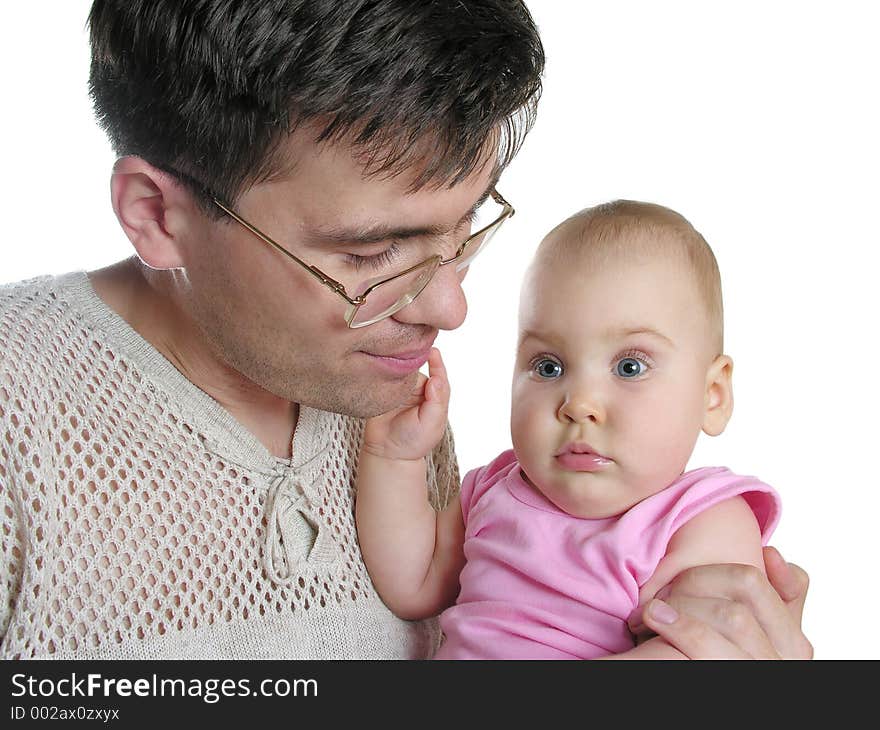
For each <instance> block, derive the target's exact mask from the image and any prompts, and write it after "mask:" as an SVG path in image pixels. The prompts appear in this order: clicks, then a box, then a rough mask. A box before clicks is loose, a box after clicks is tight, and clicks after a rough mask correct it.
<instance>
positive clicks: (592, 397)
mask: <svg viewBox="0 0 880 730" xmlns="http://www.w3.org/2000/svg"><path fill="white" fill-rule="evenodd" d="M556 415H557V417H558V418H559V420H561V421H564V422H573V423H586V422H587V421H590V422H592V423H596V424H602V423H604V422H605V407H604V406H603V405H602V402H601V396H600V393H599V390H598V389H597V388H596V387H595V386H592V387H590V386H588V385H586V384H583V385H580V386H579V387H578V388H577V389H572V390H569V391H567V392H566V393H565V396H564V398H563V400H562V404H561V405H560V406H559V410H558V411H557V414H556Z"/></svg>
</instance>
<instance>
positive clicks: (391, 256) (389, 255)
mask: <svg viewBox="0 0 880 730" xmlns="http://www.w3.org/2000/svg"><path fill="white" fill-rule="evenodd" d="M399 255H400V247H399V246H398V245H397V244H396V243H392V244H391V245H390V246H389V247H388V248H386V249H385V250H384V251H381V252H380V253H377V254H373V255H372V256H358V255H357V254H353V253H349V254H346V256H345V260H346V263H348V264H351V265H352V266H354V268H355V269H356V270H358V271H360V270H361V269H362V268H364V267H368V268H371V269H381V268H383V267H385V266H387V265H388V264H390V263H391V262H392V261H394V260H395V259H396V258H398V256H399Z"/></svg>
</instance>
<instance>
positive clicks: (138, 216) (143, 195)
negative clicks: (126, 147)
mask: <svg viewBox="0 0 880 730" xmlns="http://www.w3.org/2000/svg"><path fill="white" fill-rule="evenodd" d="M182 194H183V190H182V187H181V186H180V184H179V183H178V182H177V180H176V179H175V178H174V177H173V176H172V175H170V174H169V173H167V172H164V171H163V170H159V169H158V168H156V167H153V166H152V165H151V164H150V163H149V162H147V161H146V160H143V159H141V158H140V157H134V156H131V157H122V158H120V159H118V160H117V161H116V164H115V165H114V166H113V176H112V177H111V178H110V197H111V200H112V203H113V211H114V212H115V213H116V217H117V219H118V220H119V224H120V225H121V226H122V230H123V231H125V235H126V236H128V239H129V240H130V241H131V243H132V245H133V246H134V248H135V251H137V255H138V257H139V258H140V259H141V261H143V262H144V263H145V264H146V265H147V266H149V267H150V268H153V269H177V268H180V267H182V266H183V256H182V251H181V248H180V242H179V241H178V240H177V239H176V237H175V233H174V230H173V228H172V227H171V226H169V222H168V218H169V216H168V213H169V210H171V209H172V206H174V205H175V203H176V202H178V201H179V200H180V198H181V195H182Z"/></svg>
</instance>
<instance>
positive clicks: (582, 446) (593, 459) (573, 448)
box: [554, 441, 614, 471]
mask: <svg viewBox="0 0 880 730" xmlns="http://www.w3.org/2000/svg"><path fill="white" fill-rule="evenodd" d="M554 456H555V458H556V461H557V463H558V464H559V465H560V466H561V467H562V468H563V469H567V470H569V471H599V470H600V469H604V468H605V467H607V466H610V465H611V464H613V463H614V461H613V460H612V459H609V458H608V457H607V456H603V455H602V454H600V453H599V452H598V451H596V450H595V449H593V447H592V446H590V445H589V444H587V443H584V442H583V441H573V442H571V443H568V444H566V445H565V446H563V447H562V448H561V449H560V450H559V451H557V452H556V454H555V455H554Z"/></svg>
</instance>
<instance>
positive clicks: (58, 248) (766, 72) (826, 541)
mask: <svg viewBox="0 0 880 730" xmlns="http://www.w3.org/2000/svg"><path fill="white" fill-rule="evenodd" d="M529 6H530V8H531V9H532V12H533V14H534V16H535V19H536V21H537V23H538V25H539V28H540V31H541V33H542V37H543V40H544V44H545V49H546V53H547V70H546V75H545V93H544V97H543V100H542V102H541V108H540V112H539V116H538V124H537V125H536V127H535V129H534V131H533V132H532V134H531V136H530V137H529V138H528V140H527V142H526V145H525V147H524V149H523V151H522V153H521V154H520V156H519V157H518V159H517V160H516V161H515V162H514V164H513V165H512V166H511V168H510V169H509V170H508V172H507V173H506V174H505V176H504V178H503V180H502V183H501V185H500V186H499V187H500V189H501V191H502V192H503V193H504V195H505V196H506V197H508V198H509V199H510V200H511V202H512V203H514V205H515V206H516V208H517V215H516V217H515V218H514V219H513V220H512V221H510V223H509V224H508V225H507V227H506V229H505V230H504V232H503V233H502V234H501V236H499V237H498V238H497V239H496V240H495V241H494V242H493V244H492V247H490V249H489V250H488V251H487V252H486V253H485V254H484V256H485V258H481V260H480V261H479V262H478V263H479V265H478V266H475V267H474V270H473V271H472V272H471V274H470V276H469V277H468V281H467V287H468V291H469V301H470V310H471V313H470V315H469V318H468V321H467V323H466V324H465V325H464V327H463V328H462V330H461V331H459V332H456V333H453V334H444V335H441V338H440V340H439V344H440V346H441V347H442V349H443V352H444V355H445V358H446V361H447V365H448V367H449V369H450V375H451V378H452V385H453V389H454V392H453V398H454V401H453V404H452V408H451V415H450V418H451V420H452V424H453V427H454V429H455V432H456V440H457V444H458V449H459V458H460V462H461V466H462V470H463V471H464V470H467V469H470V468H472V467H474V466H478V465H479V464H482V463H485V462H486V461H488V460H489V459H490V458H492V457H493V456H495V455H496V454H497V453H498V452H499V451H501V450H503V449H505V448H508V445H509V437H508V411H509V392H508V391H509V383H508V380H509V374H510V369H511V356H512V352H513V347H514V339H515V314H516V302H517V289H518V285H519V280H520V277H521V274H522V272H523V270H524V269H525V267H526V265H527V263H528V260H529V257H530V255H531V253H532V251H533V249H534V246H535V245H536V244H537V242H538V241H539V240H540V238H541V237H542V236H543V235H544V234H545V233H546V232H547V231H548V230H549V229H550V228H551V227H552V226H553V225H555V224H556V223H557V222H558V221H560V220H561V219H562V218H564V217H567V216H568V215H570V214H571V213H573V212H575V211H577V210H579V209H581V208H583V207H586V206H588V205H593V204H596V203H599V202H602V201H606V200H609V199H613V198H618V197H627V198H635V199H641V200H648V201H653V202H658V203H662V204H664V205H668V206H670V207H672V208H674V209H676V210H678V211H679V212H681V213H682V214H683V215H685V216H686V217H687V218H689V219H690V220H691V221H692V222H693V223H694V225H695V226H696V227H697V228H698V230H700V231H701V232H702V233H703V234H704V235H705V237H706V238H707V240H708V241H709V243H710V244H711V245H712V247H713V249H714V250H715V253H716V256H717V258H718V261H719V264H720V266H721V272H722V280H723V286H724V294H725V310H726V344H727V350H728V353H729V354H730V355H732V357H733V358H734V360H735V363H736V368H735V386H736V410H735V414H734V417H733V420H732V421H731V424H730V426H729V427H728V430H727V431H726V432H725V433H724V434H723V435H721V436H720V437H718V438H716V439H708V438H707V437H702V438H701V440H700V442H699V443H698V447H697V450H696V452H695V454H694V457H693V459H692V463H691V466H700V465H707V464H725V465H728V466H730V467H731V468H732V469H734V470H736V471H740V472H742V473H748V474H755V475H758V476H760V477H762V478H763V479H764V480H765V481H767V482H769V483H771V484H773V485H774V486H775V487H776V488H777V489H778V490H779V491H780V492H781V494H782V497H783V503H784V511H783V518H782V522H781V524H780V526H779V528H778V530H777V532H776V534H775V536H774V538H773V544H775V545H776V546H777V547H779V548H780V549H781V550H782V552H783V554H784V555H785V556H786V557H787V558H789V559H790V560H793V561H795V562H798V563H800V564H801V565H803V566H804V567H806V568H807V569H808V571H809V573H810V575H811V578H812V587H811V590H810V599H809V603H808V606H807V612H806V616H805V619H804V625H805V628H806V631H807V634H808V636H809V637H810V639H811V640H812V641H813V643H814V645H815V648H816V656H817V658H826V659H856V658H874V659H876V658H880V643H878V638H877V636H878V631H877V630H876V628H875V627H874V625H873V624H874V618H873V617H874V615H875V612H876V609H877V606H878V599H880V589H878V579H877V576H876V570H877V564H878V557H880V550H878V548H877V535H878V533H880V525H878V517H880V515H878V512H880V495H878V492H880V479H878V476H877V472H875V471H874V457H873V455H875V454H876V452H877V450H878V444H877V441H878V435H880V429H878V425H877V423H878V409H880V397H878V386H877V383H878V375H877V372H876V371H875V368H876V367H878V366H880V350H878V345H877V339H878V333H877V324H876V321H877V314H878V306H877V303H876V296H875V293H876V290H877V283H876V280H877V275H878V269H877V265H878V262H880V256H878V253H877V251H878V246H880V234H878V215H877V214H878V203H877V200H878V193H880V184H878V170H880V144H878V130H880V113H878V102H877V97H878V94H877V84H878V80H877V72H878V70H880V52H878V50H877V44H876V38H875V37H874V32H875V31H876V28H877V17H876V15H875V12H874V10H873V9H872V6H873V4H872V3H867V2H848V1H843V2H836V3H833V4H832V3H814V2H781V1H777V2H773V3H769V2H753V1H751V0H749V1H747V2H739V3H736V4H734V5H731V4H721V3H706V2H664V3H654V2H586V1H579V2H562V1H561V0H532V1H531V2H530V3H529ZM88 7H89V3H88V2H87V0H63V1H62V0H55V2H52V3H16V4H14V5H12V4H10V5H9V6H8V7H4V18H3V23H2V30H0V38H2V42H0V69H2V74H3V76H2V78H3V89H2V94H3V107H2V112H0V123H2V125H3V126H2V131H3V135H2V139H3V160H4V172H3V175H2V176H0V186H2V188H0V192H2V197H0V200H2V205H0V211H2V236H3V241H2V244H0V282H7V281H13V280H17V279H21V278H25V277H29V276H33V275H37V274H43V273H60V272H64V271H68V270H72V269H90V268H95V267H98V266H101V265H104V264H107V263H110V262H112V261H114V260H117V259H120V258H123V257H124V256H127V255H128V254H129V251H130V249H129V247H128V243H127V240H126V239H125V238H124V236H123V235H122V232H121V230H120V229H119V227H118V225H117V223H116V220H115V218H114V216H113V213H112V211H111V208H110V204H109V195H108V191H109V174H110V168H111V165H112V162H113V158H112V154H111V151H110V148H109V145H108V144H107V142H106V141H105V139H104V137H103V135H102V133H101V132H100V131H99V130H98V128H97V126H96V125H95V124H94V121H93V118H92V113H91V107H90V104H89V101H88V98H87V92H86V79H87V74H88V47H87V38H86V32H85V20H86V16H87V13H88ZM492 269H494V272H492V271H490V270H492Z"/></svg>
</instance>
